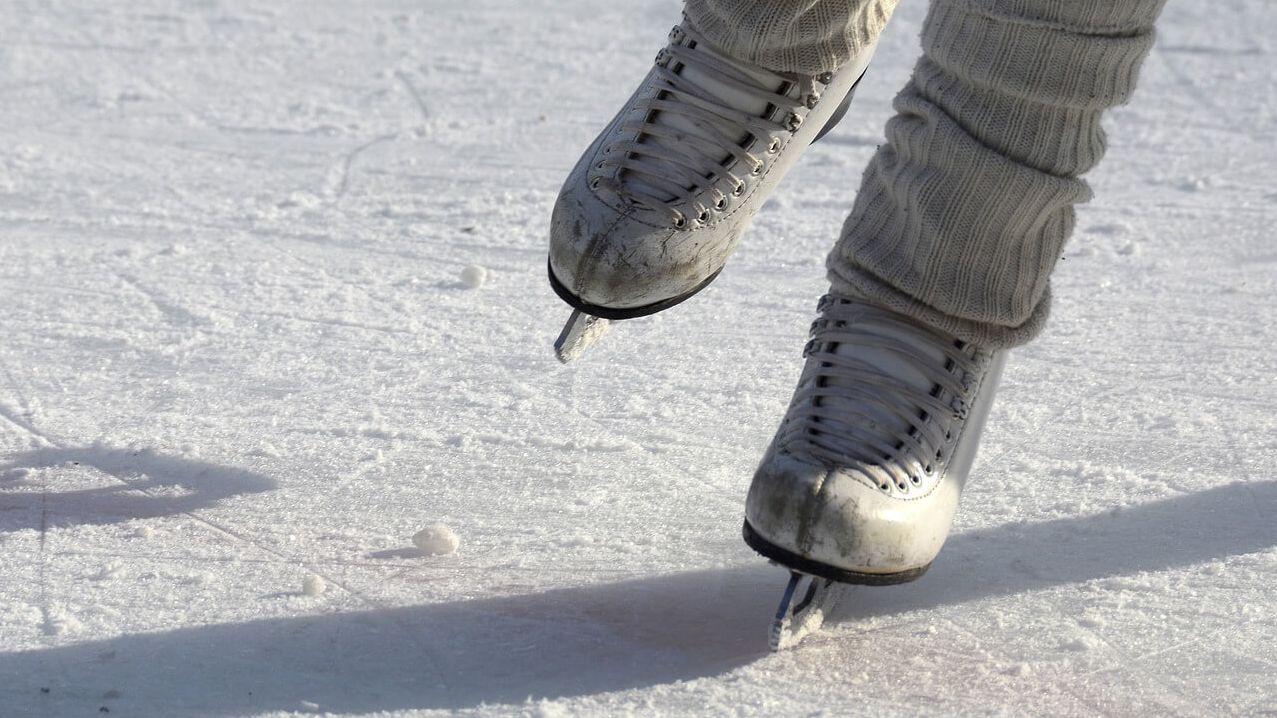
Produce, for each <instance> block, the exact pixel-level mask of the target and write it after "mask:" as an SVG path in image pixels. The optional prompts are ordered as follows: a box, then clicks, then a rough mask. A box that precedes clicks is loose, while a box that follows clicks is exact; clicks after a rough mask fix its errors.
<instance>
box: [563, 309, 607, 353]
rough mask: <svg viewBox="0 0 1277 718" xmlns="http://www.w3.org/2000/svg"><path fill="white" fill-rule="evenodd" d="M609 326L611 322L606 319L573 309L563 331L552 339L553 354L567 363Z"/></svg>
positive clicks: (587, 347) (582, 351) (600, 335)
mask: <svg viewBox="0 0 1277 718" xmlns="http://www.w3.org/2000/svg"><path fill="white" fill-rule="evenodd" d="M611 328H612V322H610V321H608V320H607V319H604V318H602V317H596V316H594V315H592V314H586V313H585V312H583V311H581V310H580V309H573V310H572V316H570V317H568V322H567V324H564V325H563V331H561V332H559V338H558V339H556V340H555V341H554V355H555V356H556V357H558V358H559V361H561V362H563V363H564V364H567V363H568V362H570V361H572V360H574V359H576V358H578V357H580V356H581V355H582V354H584V353H585V350H586V349H589V348H590V347H591V346H593V345H594V343H595V342H597V341H598V340H599V338H600V337H602V336H603V335H604V334H606V333H607V330H608V329H611Z"/></svg>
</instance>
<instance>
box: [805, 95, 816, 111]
mask: <svg viewBox="0 0 1277 718" xmlns="http://www.w3.org/2000/svg"><path fill="white" fill-rule="evenodd" d="M818 102H820V93H819V92H812V93H811V94H810V95H807V97H806V98H804V101H803V104H805V105H807V109H809V110H811V109H814V108H815V107H816V103H818Z"/></svg>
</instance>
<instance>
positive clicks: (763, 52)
mask: <svg viewBox="0 0 1277 718" xmlns="http://www.w3.org/2000/svg"><path fill="white" fill-rule="evenodd" d="M895 7H896V0H686V4H685V7H684V10H683V13H684V14H685V15H686V16H687V19H688V20H689V21H690V22H691V23H692V26H693V27H695V28H696V29H697V30H699V31H700V33H701V34H702V35H704V36H705V37H706V39H708V40H709V41H710V42H711V43H713V44H714V45H715V46H717V47H718V48H720V49H722V50H724V51H725V52H726V53H727V54H729V55H731V56H733V57H736V58H740V59H742V60H747V61H749V62H752V63H754V64H755V65H761V66H763V67H766V68H768V69H770V70H775V71H778V72H799V73H803V74H808V75H816V74H819V73H821V72H826V71H833V70H836V69H837V68H838V66H839V65H842V64H843V63H844V62H846V61H847V60H848V59H850V58H852V57H855V56H856V55H857V54H859V52H860V50H861V48H863V47H865V46H866V45H868V44H869V43H871V42H873V41H874V40H875V39H877V38H878V34H879V33H881V32H882V29H883V28H884V27H886V26H887V21H888V20H889V19H891V11H892V10H894V9H895Z"/></svg>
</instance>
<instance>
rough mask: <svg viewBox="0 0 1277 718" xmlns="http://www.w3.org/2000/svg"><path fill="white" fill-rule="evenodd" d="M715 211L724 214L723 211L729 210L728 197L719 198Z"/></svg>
mask: <svg viewBox="0 0 1277 718" xmlns="http://www.w3.org/2000/svg"><path fill="white" fill-rule="evenodd" d="M714 209H716V210H718V211H719V212H722V211H723V210H725V209H727V196H726V195H724V196H722V197H719V198H718V201H716V202H715V203H714Z"/></svg>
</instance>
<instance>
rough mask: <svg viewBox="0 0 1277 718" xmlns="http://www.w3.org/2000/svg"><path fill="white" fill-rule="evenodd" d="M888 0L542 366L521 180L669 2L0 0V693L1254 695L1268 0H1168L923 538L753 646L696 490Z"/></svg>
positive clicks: (752, 606) (546, 202)
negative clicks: (705, 202) (845, 55)
mask: <svg viewBox="0 0 1277 718" xmlns="http://www.w3.org/2000/svg"><path fill="white" fill-rule="evenodd" d="M925 5H926V4H925V3H902V4H901V7H900V9H899V11H898V13H897V17H896V18H895V20H894V21H893V24H892V26H891V28H890V29H889V30H888V33H887V35H886V36H885V37H884V38H883V41H882V44H881V45H880V47H879V49H878V52H877V55H876V57H875V62H874V65H873V67H872V68H871V69H870V71H869V73H868V75H867V76H866V77H865V80H864V82H862V83H861V86H860V88H859V89H858V91H857V97H856V103H855V105H854V106H853V109H852V111H851V113H850V114H849V116H848V117H847V119H846V120H844V121H843V123H842V124H841V125H839V127H838V128H837V129H836V130H835V131H834V132H833V133H832V134H831V135H830V136H829V137H828V138H826V140H824V141H823V142H822V143H821V144H820V145H818V146H816V147H814V148H813V149H812V151H811V152H810V153H809V154H808V155H807V156H806V157H805V158H804V159H803V161H802V162H801V164H800V166H799V167H798V168H797V169H796V170H795V172H794V174H793V175H791V177H790V178H789V179H788V180H787V181H786V182H785V184H784V185H783V186H782V188H781V189H780V191H779V192H778V194H777V195H776V196H775V197H774V198H773V201H771V202H769V204H768V209H767V210H765V211H764V212H763V213H762V215H761V216H760V217H759V218H758V221H757V222H756V224H755V225H754V228H753V229H752V230H751V232H750V234H749V235H748V236H747V237H746V238H745V240H744V243H743V246H742V247H741V249H740V251H739V253H738V254H737V255H736V256H735V257H734V258H733V259H732V262H731V263H730V264H729V265H728V267H727V269H726V270H725V271H724V273H723V275H722V276H721V277H720V278H719V279H718V280H717V281H716V282H715V283H714V285H713V286H711V287H710V288H709V289H708V290H707V291H706V292H704V293H703V294H702V295H700V296H698V297H696V298H695V299H694V300H692V301H689V302H687V303H685V304H683V305H680V306H679V307H677V308H675V309H672V310H670V311H668V312H663V313H661V314H659V315H656V316H653V317H650V318H645V319H638V320H633V321H626V322H620V323H618V327H619V328H620V330H619V331H617V332H615V333H614V335H613V336H610V337H609V338H608V340H607V341H606V342H601V343H600V344H598V345H597V346H596V347H595V348H593V349H592V350H591V351H590V352H589V353H588V354H587V355H585V356H584V357H582V358H581V360H580V361H578V362H576V363H574V364H572V365H571V366H568V367H563V366H561V365H560V364H559V363H558V362H557V361H556V360H555V358H554V357H553V355H552V352H551V350H550V344H551V342H552V341H553V339H554V337H555V336H556V335H557V333H558V331H559V329H560V327H561V324H562V321H563V319H564V317H565V316H567V312H568V309H567V307H566V306H565V305H563V303H562V302H561V301H560V300H559V299H558V298H557V297H555V295H554V294H553V292H552V291H551V290H550V288H549V287H548V286H547V283H546V278H545V247H546V242H545V236H544V235H545V231H546V228H547V226H548V217H549V211H550V207H551V204H552V202H553V200H554V197H555V195H556V194H557V192H558V190H559V187H560V185H561V183H562V180H563V178H564V177H565V176H566V174H567V172H568V170H569V169H570V168H571V166H572V164H573V162H575V160H576V158H577V157H578V155H579V153H580V152H581V150H583V149H584V148H585V147H586V146H587V145H588V144H589V142H590V141H591V139H592V138H593V136H594V134H595V133H596V132H597V131H598V129H599V128H600V127H601V126H602V125H603V124H604V123H605V122H606V121H607V120H608V119H610V118H611V116H612V114H613V113H614V112H615V111H616V109H617V108H618V107H619V106H620V103H621V102H623V101H624V100H625V98H626V97H628V96H629V93H630V92H631V90H632V89H633V87H634V85H635V83H637V82H638V80H639V79H640V78H641V77H642V76H643V74H644V73H645V72H646V70H647V68H648V67H649V65H650V63H651V60H652V57H653V55H654V54H655V53H656V50H657V49H659V48H660V47H661V46H662V45H663V44H664V42H665V36H666V32H667V31H668V29H669V27H670V26H671V25H673V24H674V23H675V22H677V20H678V10H679V7H678V4H677V3H676V2H674V1H673V0H660V1H659V2H646V1H644V2H633V3H607V2H588V3H587V2H584V1H582V0H555V1H554V2H550V1H549V0H527V1H526V2H518V3H514V2H508V1H506V0H501V1H498V0H472V1H470V2H465V3H441V2H427V3H416V2H403V1H401V0H368V1H367V2H359V3H351V2H341V3H338V2H332V1H331V0H314V1H312V2H305V3H303V2H292V3H250V2H247V1H246V0H218V1H217V2H179V1H178V0H141V1H140V2H131V3H106V2H86V1H84V0H66V1H64V2H59V3H9V4H8V5H7V6H6V8H5V10H4V12H0V38H4V42H3V43H0V127H2V128H3V129H4V131H3V137H4V141H3V142H2V143H0V715H17V716H26V715H37V716H41V715H45V716H62V715H89V714H93V715H96V714H98V712H99V709H100V708H101V707H106V708H108V709H109V710H110V711H111V715H126V716H160V717H166V718H167V717H170V716H263V715H283V714H289V713H296V712H306V711H319V712H325V713H331V714H336V715H348V714H356V715H368V714H375V715H380V716H395V717H396V718H401V717H404V716H421V715H432V714H438V713H451V712H459V713H471V714H483V715H536V714H538V713H539V714H541V715H587V716H589V715H617V714H626V713H637V714H641V715H687V714H693V713H707V714H735V715H759V716H773V715H811V714H819V713H822V712H823V714H825V715H886V716H891V715H899V716H916V715H933V716H952V715H969V714H1004V715H1042V714H1051V715H1079V716H1092V715H1164V714H1177V715H1203V716H1205V715H1211V716H1214V715H1221V714H1230V713H1231V714H1263V713H1264V712H1265V711H1267V712H1270V713H1271V712H1275V711H1277V688H1274V681H1273V679H1272V677H1273V676H1274V675H1277V588H1274V587H1277V521H1274V519H1273V517H1274V514H1275V512H1277V476H1275V475H1274V468H1273V467H1274V466H1277V412H1275V411H1274V407H1277V384H1274V382H1273V376H1274V374H1277V360H1275V359H1274V354H1273V347H1274V346H1277V313H1275V312H1274V311H1273V309H1272V307H1273V305H1274V296H1275V291H1274V290H1275V288H1277V287H1275V285H1277V250H1275V249H1274V246H1273V240H1272V228H1273V227H1274V226H1277V149H1275V148H1277V88H1275V87H1274V83H1273V82H1272V79H1271V67H1272V66H1273V63H1274V60H1275V59H1277V57H1275V53H1277V44H1275V41H1274V39H1273V38H1274V37H1277V6H1274V5H1273V3H1271V2H1269V1H1268V0H1225V1H1221V2H1219V3H1170V4H1169V5H1168V7H1167V10H1166V15H1165V18H1164V20H1165V21H1164V23H1163V25H1162V27H1161V30H1160V33H1159V37H1158V42H1157V46H1156V48H1155V49H1154V51H1153V54H1152V56H1151V57H1150V58H1149V60H1148V62H1147V64H1146V65H1145V67H1144V69H1143V72H1142V84H1141V87H1140V90H1139V92H1138V93H1137V95H1136V97H1135V99H1134V102H1133V103H1132V104H1131V105H1130V106H1129V107H1126V108H1122V109H1120V110H1118V111H1116V112H1114V113H1112V115H1111V116H1110V118H1109V120H1108V122H1107V124H1106V128H1107V130H1108V135H1109V140H1110V151H1109V155H1108V157H1107V158H1106V160H1105V162H1104V163H1103V164H1102V165H1101V166H1100V167H1099V169H1097V170H1096V171H1095V172H1094V173H1093V175H1092V177H1091V179H1092V182H1093V184H1094V186H1095V190H1096V199H1095V200H1094V201H1092V202H1091V203H1090V204H1089V205H1086V206H1084V207H1082V208H1080V210H1079V214H1078V222H1077V227H1078V230H1077V232H1076V234H1075V237H1074V239H1073V241H1072V243H1071V244H1070V245H1069V246H1068V247H1067V248H1066V249H1065V255H1064V261H1063V262H1061V266H1060V268H1059V272H1058V273H1057V274H1056V276H1055V277H1054V279H1053V286H1054V292H1055V304H1054V307H1053V310H1052V321H1051V325H1050V327H1049V329H1048V331H1047V333H1046V334H1045V335H1044V336H1043V337H1042V338H1041V340H1040V341H1038V342H1037V343H1035V344H1033V345H1031V346H1029V347H1026V348H1025V349H1023V350H1021V351H1018V352H1016V353H1015V354H1014V355H1013V357H1012V360H1011V363H1010V364H1009V366H1008V369H1007V374H1006V376H1005V379H1004V383H1003V388H1002V391H1001V393H1000V396H999V397H998V402H997V404H996V406H995V409H994V414H993V416H992V417H991V419H990V426H989V429H988V430H987V432H986V440H985V445H984V448H983V452H982V456H981V459H980V460H979V461H978V462H977V466H976V468H975V471H974V472H973V480H972V484H971V486H970V487H969V489H968V492H967V494H966V495H965V496H964V499H963V506H962V511H961V513H960V515H959V519H958V526H957V527H956V531H955V534H954V536H953V537H952V539H951V540H950V542H949V545H948V546H947V547H946V549H945V552H944V554H943V555H942V556H941V559H940V561H939V562H937V564H936V565H935V566H934V567H933V568H932V570H931V572H930V573H929V574H928V575H927V576H926V577H925V578H923V579H922V580H921V581H919V582H917V583H915V584H911V585H907V586H900V587H894V588H885V589H867V588H865V589H851V590H849V591H847V592H846V593H845V595H843V596H842V597H841V600H840V603H839V609H838V611H837V612H835V614H834V615H833V616H831V617H830V621H828V622H827V623H826V625H825V627H824V629H822V631H821V632H820V633H819V634H817V635H814V636H812V637H810V638H808V639H807V640H806V641H804V643H803V645H802V646H801V648H800V649H799V650H797V651H793V652H789V653H786V654H784V655H777V656H773V655H769V654H768V652H767V627H768V623H769V621H770V619H771V616H772V613H773V611H774V610H775V607H776V603H777V601H778V600H779V598H780V592H781V589H782V588H783V586H784V583H785V572H784V571H781V570H779V569H776V568H774V567H769V566H767V565H766V564H765V562H764V561H762V560H761V559H759V558H758V557H757V556H755V555H753V554H752V553H751V552H750V551H749V550H748V549H747V548H746V547H745V546H744V545H743V543H742V542H741V540H740V535H739V531H740V520H741V516H742V504H743V500H744V493H745V489H746V487H747V485H748V482H749V478H750V476H751V474H752V472H753V470H754V466H755V462H756V461H757V460H758V457H759V455H760V453H761V452H762V450H763V448H764V447H765V446H766V444H767V441H768V440H769V438H770V436H771V433H772V431H773V430H774V429H775V425H776V422H777V420H778V419H779V418H780V416H781V414H782V413H783V411H784V408H785V403H786V402H787V401H788V399H789V395H790V392H791V390H792V388H793V382H794V381H795V380H796V379H797V377H798V372H799V370H800V367H801V356H800V352H801V348H802V345H803V343H804V341H805V333H806V330H807V326H808V324H809V323H810V321H811V319H812V316H813V310H814V307H815V302H816V299H817V297H818V296H819V294H820V293H821V292H822V291H823V289H824V286H825V283H824V270H823V266H822V262H823V258H824V255H825V253H826V252H827V251H828V248H829V246H830V244H831V242H832V240H833V238H834V237H835V236H836V235H837V232H838V229H839V226H840V224H841V222H842V220H843V217H844V214H845V212H846V211H847V209H848V208H849V207H850V205H851V202H852V199H853V193H854V191H855V188H856V186H857V183H858V180H859V177H860V174H861V171H862V169H863V167H864V164H865V162H866V161H867V159H868V157H869V155H870V154H871V153H872V152H873V148H874V146H875V145H876V144H877V143H878V142H880V141H881V138H882V126H883V123H884V122H885V120H886V118H887V116H888V113H889V112H890V101H891V98H892V97H893V96H894V94H895V92H896V91H897V90H898V89H899V87H900V86H901V85H902V84H903V83H904V81H905V78H906V77H907V75H908V72H909V69H910V67H911V66H912V65H913V63H914V60H915V57H916V52H917V47H918V43H917V39H916V38H917V33H918V30H919V25H920V22H921V18H922V15H923V13H924V12H925V9H926V8H925ZM469 266H480V267H484V268H485V269H487V270H488V271H489V272H491V274H492V276H493V277H499V278H500V281H494V282H489V283H487V284H486V285H484V287H483V289H482V291H469V290H467V288H466V284H465V283H464V282H462V281H459V277H460V276H461V273H462V272H463V271H464V270H465V268H466V267H469ZM423 517H437V518H442V517H446V520H447V523H448V524H449V525H450V526H451V527H453V528H454V529H455V530H456V532H457V533H459V534H460V535H462V536H464V537H465V541H466V545H465V549H464V550H462V551H459V552H457V553H456V554H455V555H453V556H451V557H449V559H448V560H447V561H434V560H429V559H425V558H423V557H422V556H421V551H420V550H419V549H416V548H414V547H412V546H411V545H410V544H409V543H408V540H407V538H408V537H410V536H412V534H413V533H415V532H416V531H418V530H419V529H421V528H422V526H423V523H424V522H423ZM310 574H313V575H315V576H317V577H319V578H321V579H322V580H323V581H324V583H325V585H326V586H327V590H326V591H325V592H324V593H323V594H322V595H321V596H318V597H309V596H304V595H298V592H299V588H301V586H302V581H303V579H304V577H305V576H307V575H310ZM315 707H317V708H315Z"/></svg>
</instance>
